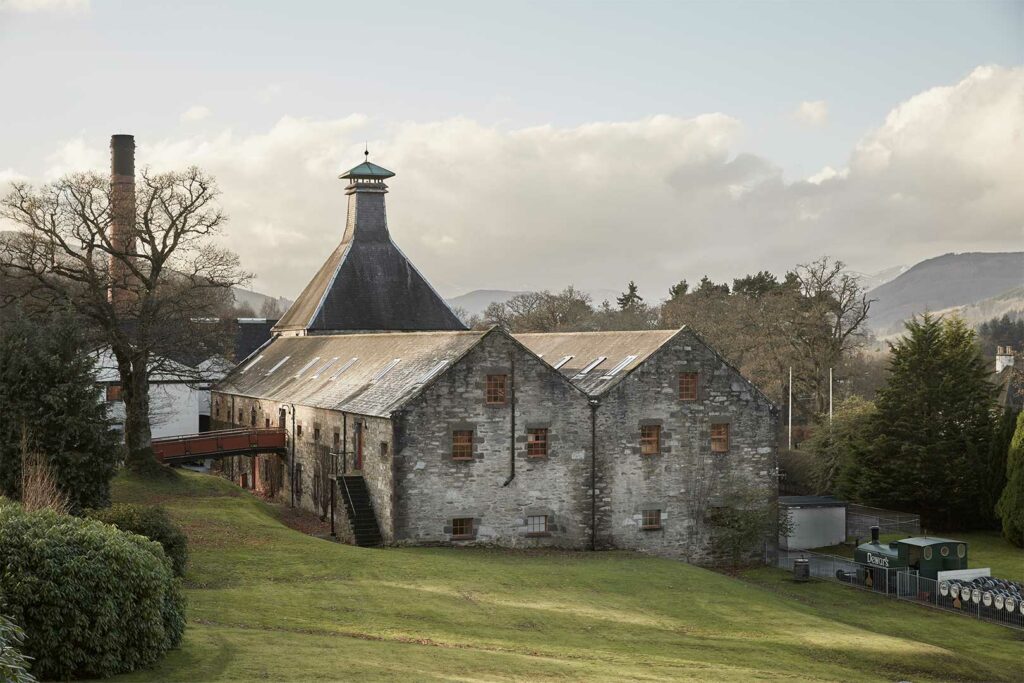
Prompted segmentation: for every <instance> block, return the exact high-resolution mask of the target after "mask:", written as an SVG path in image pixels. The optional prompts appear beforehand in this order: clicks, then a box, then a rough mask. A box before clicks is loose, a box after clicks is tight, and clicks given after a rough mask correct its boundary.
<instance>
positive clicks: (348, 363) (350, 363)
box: [330, 358, 359, 380]
mask: <svg viewBox="0 0 1024 683" xmlns="http://www.w3.org/2000/svg"><path fill="white" fill-rule="evenodd" d="M357 360H359V359H358V358H350V359H348V360H347V361H346V362H345V364H344V365H342V366H341V367H340V368H338V369H337V370H336V371H335V372H334V374H333V375H331V377H330V379H331V380H336V379H338V378H339V377H341V373H343V372H345V371H346V370H348V369H349V368H350V367H352V366H353V365H355V364H356V361H357Z"/></svg>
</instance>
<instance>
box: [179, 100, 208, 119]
mask: <svg viewBox="0 0 1024 683" xmlns="http://www.w3.org/2000/svg"><path fill="white" fill-rule="evenodd" d="M209 115H210V108H209V107H204V106H203V105H201V104H193V105H192V106H191V107H189V108H188V109H186V110H185V111H183V112H181V116H179V117H178V118H179V119H180V120H181V121H182V122H185V123H188V122H191V121H202V120H203V119H205V118H206V117H207V116H209Z"/></svg>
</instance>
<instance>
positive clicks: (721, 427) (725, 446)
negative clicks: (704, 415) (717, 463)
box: [711, 423, 729, 453]
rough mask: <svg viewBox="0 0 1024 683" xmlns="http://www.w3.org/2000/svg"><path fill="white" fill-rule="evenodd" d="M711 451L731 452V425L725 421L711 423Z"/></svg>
mask: <svg viewBox="0 0 1024 683" xmlns="http://www.w3.org/2000/svg"><path fill="white" fill-rule="evenodd" d="M711 452H712V453H728V452H729V425H728V424H725V423H719V424H713V425H711Z"/></svg>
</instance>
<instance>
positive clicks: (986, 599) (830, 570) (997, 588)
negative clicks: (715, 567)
mask: <svg viewBox="0 0 1024 683" xmlns="http://www.w3.org/2000/svg"><path fill="white" fill-rule="evenodd" d="M798 559H805V560H807V562H808V564H809V566H810V573H811V576H812V577H813V578H817V579H824V580H826V581H834V582H836V583H841V584H844V585H847V586H851V587H853V588H859V589H861V590H868V591H871V592H874V593H881V594H883V595H887V596H889V597H893V598H896V599H899V600H906V601H909V602H914V603H917V604H919V605H927V606H929V607H934V608H937V609H941V610H945V611H947V612H955V613H956V614H960V615H964V616H970V617H974V618H976V619H981V620H984V621H988V622H991V623H995V624H999V625H1001V626H1008V627H1010V628H1015V629H1020V630H1024V600H1022V599H1021V591H1020V584H1014V583H1013V582H1010V581H1001V580H999V579H991V578H984V579H976V580H973V581H968V580H966V579H963V580H957V579H954V580H950V581H936V580H934V579H928V578H925V577H923V576H919V575H918V574H917V573H916V572H913V571H899V570H896V569H885V568H882V567H875V566H872V565H867V564H863V563H861V562H854V561H853V560H851V559H850V558H847V557H839V556H837V555H822V554H820V553H811V552H806V551H786V550H780V551H779V556H778V566H779V567H780V568H782V569H787V570H789V571H792V570H793V563H794V561H795V560H798Z"/></svg>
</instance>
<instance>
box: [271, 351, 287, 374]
mask: <svg viewBox="0 0 1024 683" xmlns="http://www.w3.org/2000/svg"><path fill="white" fill-rule="evenodd" d="M289 358H291V356H285V357H284V358H282V359H281V360H279V361H277V363H275V364H274V367H272V368H270V369H269V370H267V374H268V375H269V374H271V373H273V372H274V370H277V369H278V368H279V367H281V366H282V365H284V364H285V363H287V362H288V359H289Z"/></svg>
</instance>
